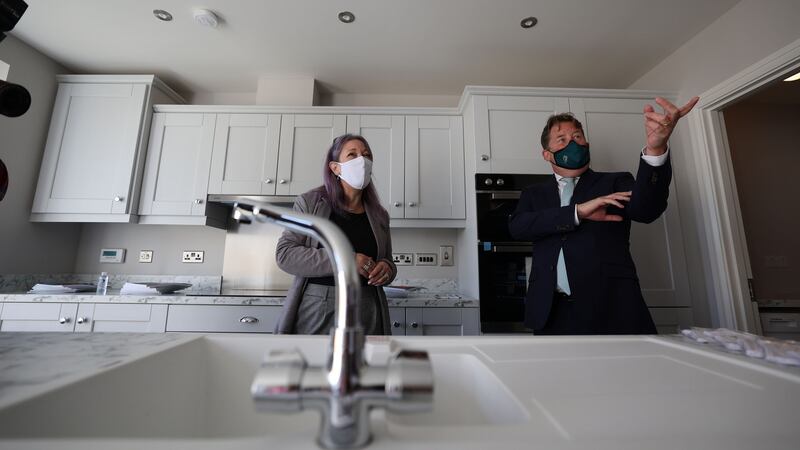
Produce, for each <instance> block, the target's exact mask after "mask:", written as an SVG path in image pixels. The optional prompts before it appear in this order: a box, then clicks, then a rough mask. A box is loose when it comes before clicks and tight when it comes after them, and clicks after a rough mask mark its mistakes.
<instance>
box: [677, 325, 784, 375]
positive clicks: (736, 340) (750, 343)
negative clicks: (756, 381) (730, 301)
mask: <svg viewBox="0 0 800 450" xmlns="http://www.w3.org/2000/svg"><path fill="white" fill-rule="evenodd" d="M681 334H683V335H684V336H686V337H687V338H689V339H691V340H693V341H695V342H699V343H702V344H712V345H721V346H723V347H724V348H725V349H727V350H729V351H731V352H737V353H744V354H745V355H747V356H749V357H751V358H763V359H765V360H767V361H771V362H774V363H778V364H783V365H789V366H800V342H797V341H792V340H780V339H768V338H765V337H763V336H757V335H755V334H750V333H744V332H741V331H734V330H729V329H727V328H717V329H711V328H700V327H692V328H688V329H685V330H681Z"/></svg>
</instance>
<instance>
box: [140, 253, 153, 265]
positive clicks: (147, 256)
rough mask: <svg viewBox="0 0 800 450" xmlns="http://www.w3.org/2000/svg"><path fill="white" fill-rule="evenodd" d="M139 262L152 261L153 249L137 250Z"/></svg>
mask: <svg viewBox="0 0 800 450" xmlns="http://www.w3.org/2000/svg"><path fill="white" fill-rule="evenodd" d="M139 262H140V263H151V262H153V251H152V250H140V251H139Z"/></svg>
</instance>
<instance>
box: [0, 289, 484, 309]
mask: <svg viewBox="0 0 800 450" xmlns="http://www.w3.org/2000/svg"><path fill="white" fill-rule="evenodd" d="M274 292H275V294H284V295H285V292H280V291H274ZM284 295H274V296H247V295H244V296H242V295H235V296H231V295H214V294H203V295H185V294H180V293H175V294H167V295H119V292H118V291H117V292H115V291H110V292H109V294H108V295H97V294H94V293H74V294H27V293H11V294H3V293H0V302H19V303H150V304H162V305H163V304H167V305H247V306H280V305H283V301H284ZM387 300H388V302H389V306H391V307H406V308H477V307H478V306H479V303H478V300H477V299H472V298H466V297H464V296H462V295H461V294H458V293H452V292H433V293H430V292H428V293H412V294H410V295H409V296H408V297H406V298H389V299H387Z"/></svg>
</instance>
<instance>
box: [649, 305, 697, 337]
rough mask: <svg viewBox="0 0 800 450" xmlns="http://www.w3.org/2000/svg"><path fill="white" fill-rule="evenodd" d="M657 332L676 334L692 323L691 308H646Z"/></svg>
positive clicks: (689, 326)
mask: <svg viewBox="0 0 800 450" xmlns="http://www.w3.org/2000/svg"><path fill="white" fill-rule="evenodd" d="M648 309H649V311H650V316H651V317H652V318H653V323H655V325H656V330H657V331H658V334H676V333H680V330H683V329H685V328H691V327H692V325H693V323H694V322H693V316H692V309H691V308H648Z"/></svg>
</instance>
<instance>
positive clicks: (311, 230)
mask: <svg viewBox="0 0 800 450" xmlns="http://www.w3.org/2000/svg"><path fill="white" fill-rule="evenodd" d="M233 218H234V219H235V220H238V221H239V222H240V223H251V222H252V221H253V220H255V221H257V222H268V223H273V224H276V225H279V226H282V227H284V228H288V229H291V230H293V231H296V232H298V233H300V234H303V235H306V236H310V237H312V238H314V239H316V240H318V241H319V242H320V243H321V244H322V246H323V248H325V250H326V252H327V254H328V257H329V258H330V260H331V262H332V265H333V268H334V280H335V281H336V313H335V317H336V319H335V328H334V330H333V331H332V333H331V343H330V347H329V351H328V360H327V363H326V365H325V367H310V366H309V365H308V364H307V363H306V360H305V359H304V358H303V356H302V354H300V353H299V352H297V351H273V352H271V353H270V354H269V355H267V357H266V358H265V360H264V362H263V363H262V365H261V368H260V369H259V372H258V373H257V374H256V377H255V379H254V380H253V384H252V386H251V394H252V396H253V398H254V400H255V401H256V405H257V408H258V410H259V411H270V412H293V411H302V410H303V409H307V408H311V409H317V410H319V411H320V412H321V415H322V420H321V426H320V432H319V436H318V438H317V441H318V442H319V444H320V445H321V446H323V447H325V448H358V447H362V446H364V445H367V444H368V443H369V441H370V439H371V434H370V431H369V410H370V409H371V408H373V407H378V406H382V407H385V408H387V409H390V410H392V411H395V412H412V411H426V410H429V409H430V408H431V405H432V399H433V369H432V367H431V364H430V359H429V358H428V354H427V352H424V351H401V352H399V353H397V354H396V355H394V356H393V357H392V359H391V360H390V361H389V363H388V365H387V366H385V367H381V366H368V365H367V364H366V362H365V361H364V330H363V328H362V327H361V324H360V323H359V315H358V298H359V290H360V282H359V279H358V271H357V270H356V266H355V255H354V252H353V247H352V246H351V245H350V242H349V241H348V239H347V237H346V236H345V235H344V233H343V232H342V231H341V230H340V229H339V228H338V227H337V226H336V225H335V224H333V223H332V222H330V221H328V220H326V219H324V218H321V217H316V216H312V215H308V214H301V213H298V212H296V211H293V210H290V209H286V208H281V207H276V206H273V205H269V204H263V203H253V204H243V203H236V204H235V205H234V211H233Z"/></svg>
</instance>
